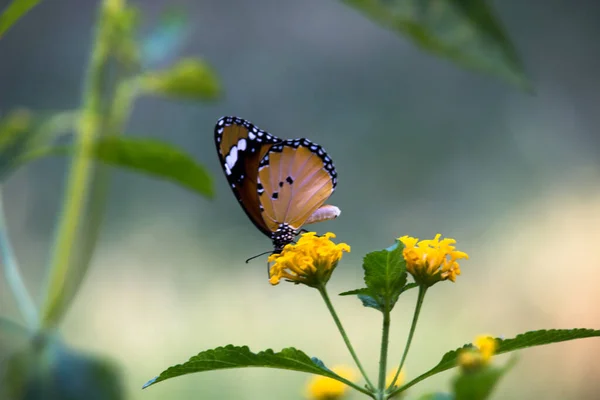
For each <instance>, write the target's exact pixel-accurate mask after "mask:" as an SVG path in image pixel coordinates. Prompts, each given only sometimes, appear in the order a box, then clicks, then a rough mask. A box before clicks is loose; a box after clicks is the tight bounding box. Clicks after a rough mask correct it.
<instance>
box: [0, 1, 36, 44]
mask: <svg viewBox="0 0 600 400" xmlns="http://www.w3.org/2000/svg"><path fill="white" fill-rule="evenodd" d="M39 2H40V0H13V1H12V2H11V3H10V4H9V5H8V6H7V7H6V8H5V9H4V11H3V12H2V14H0V38H2V36H4V34H5V33H6V31H7V30H9V29H10V27H11V26H13V25H14V24H15V23H16V22H17V21H18V20H19V19H21V18H22V17H23V15H25V14H26V13H27V12H28V11H29V10H31V9H32V8H33V7H34V6H35V5H36V4H37V3H39Z"/></svg>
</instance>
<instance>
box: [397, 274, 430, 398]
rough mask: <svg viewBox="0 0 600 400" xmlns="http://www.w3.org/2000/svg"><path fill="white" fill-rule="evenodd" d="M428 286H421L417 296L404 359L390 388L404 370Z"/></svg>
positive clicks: (403, 354)
mask: <svg viewBox="0 0 600 400" xmlns="http://www.w3.org/2000/svg"><path fill="white" fill-rule="evenodd" d="M427 289H428V287H427V286H425V285H421V286H419V295H418V297H417V304H416V306H415V312H414V314H413V319H412V323H411V325H410V332H409V333H408V338H407V340H406V346H404V352H403V353H402V359H401V360H400V365H398V369H397V370H396V375H394V379H393V380H392V383H391V384H390V388H392V387H394V385H395V384H396V381H397V380H398V376H400V371H402V367H404V362H405V361H406V357H407V356H408V350H409V349H410V345H411V343H412V340H413V336H414V335H415V330H416V328H417V322H418V321H419V315H420V314H421V307H422V306H423V301H424V300H425V294H426V293H427Z"/></svg>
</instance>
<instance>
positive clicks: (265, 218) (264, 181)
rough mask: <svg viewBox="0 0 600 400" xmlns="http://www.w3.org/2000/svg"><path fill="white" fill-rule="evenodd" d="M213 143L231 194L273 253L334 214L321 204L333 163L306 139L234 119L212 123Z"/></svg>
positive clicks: (333, 175)
mask: <svg viewBox="0 0 600 400" xmlns="http://www.w3.org/2000/svg"><path fill="white" fill-rule="evenodd" d="M215 144H216V146H217V153H218V155H219V160H220V161H221V166H222V167H223V171H224V172H225V176H226V177H227V181H228V182H229V186H230V187H231V190H232V191H233V194H234V195H235V197H236V198H237V199H238V201H239V203H240V205H241V206H242V208H243V209H244V211H245V212H246V215H248V218H250V220H251V221H252V222H253V223H254V225H255V226H256V227H257V228H258V229H259V230H260V231H261V232H262V233H264V234H265V235H266V236H268V237H269V238H270V239H271V241H272V242H273V247H274V250H273V252H274V253H280V252H281V250H282V249H283V247H284V246H285V245H286V244H288V243H291V242H293V241H294V238H295V237H296V235H298V234H299V233H300V231H301V230H302V226H303V225H306V224H312V223H315V222H320V221H325V220H329V219H333V218H336V217H337V216H338V215H340V209H339V208H337V207H336V206H332V205H324V204H323V203H324V202H325V201H327V199H328V198H329V196H331V194H332V193H333V191H334V190H335V187H336V185H337V172H336V170H335V166H334V165H333V161H332V160H331V158H330V157H329V155H328V154H327V153H326V152H325V150H324V149H323V147H321V146H320V145H318V144H316V143H313V142H311V141H310V140H308V139H304V138H301V139H288V140H284V139H280V138H278V137H276V136H273V135H271V134H269V133H268V132H266V131H264V130H261V129H259V128H258V127H257V126H255V125H254V124H252V123H251V122H249V121H246V120H243V119H241V118H237V117H222V118H221V119H219V120H218V121H217V124H216V125H215Z"/></svg>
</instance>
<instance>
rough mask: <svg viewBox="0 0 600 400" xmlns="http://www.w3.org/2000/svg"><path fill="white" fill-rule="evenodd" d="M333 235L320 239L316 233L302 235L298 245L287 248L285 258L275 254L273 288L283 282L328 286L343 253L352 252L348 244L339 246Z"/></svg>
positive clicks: (283, 253)
mask: <svg viewBox="0 0 600 400" xmlns="http://www.w3.org/2000/svg"><path fill="white" fill-rule="evenodd" d="M334 237H335V235H334V234H333V233H331V232H328V233H326V234H325V235H323V236H317V235H316V233H315V232H307V233H304V234H303V235H302V237H301V238H300V240H298V243H297V244H292V243H290V244H288V245H286V246H285V247H284V248H283V250H282V252H281V254H272V255H271V256H270V257H269V262H275V263H274V264H273V265H272V266H271V268H270V270H269V275H270V279H269V282H271V285H277V284H278V283H279V281H280V280H281V279H286V280H288V281H291V282H294V283H296V284H298V283H303V284H305V285H308V286H311V287H316V286H318V285H321V284H325V283H327V281H329V278H330V277H331V274H332V273H333V270H334V269H335V267H336V266H337V264H338V262H339V261H340V259H341V258H342V253H343V252H350V246H348V245H347V244H346V243H340V244H335V243H333V242H332V241H331V240H329V239H330V238H334Z"/></svg>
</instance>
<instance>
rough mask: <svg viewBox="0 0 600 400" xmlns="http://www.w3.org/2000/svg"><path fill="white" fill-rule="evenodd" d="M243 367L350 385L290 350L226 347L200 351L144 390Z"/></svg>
mask: <svg viewBox="0 0 600 400" xmlns="http://www.w3.org/2000/svg"><path fill="white" fill-rule="evenodd" d="M247 367H262V368H277V369H287V370H292V371H299V372H308V373H311V374H316V375H323V376H326V377H329V378H332V379H335V380H338V381H340V382H343V383H346V384H351V382H349V381H348V380H346V379H344V378H342V377H341V376H339V375H337V374H335V373H334V372H332V371H331V370H329V369H328V368H327V367H325V365H324V364H323V362H322V361H321V360H319V359H316V358H310V357H309V356H307V355H306V354H305V353H304V352H302V351H300V350H297V349H295V348H293V347H288V348H286V349H283V350H281V351H280V352H279V353H275V352H274V351H273V350H265V351H261V352H259V353H253V352H251V351H250V349H249V348H248V347H247V346H242V347H240V346H233V345H228V346H225V347H217V348H216V349H212V350H207V351H203V352H201V353H199V354H198V355H197V356H194V357H192V358H190V359H189V360H188V361H187V362H185V363H183V364H179V365H175V366H173V367H170V368H168V369H166V370H165V371H163V372H162V373H161V374H160V375H159V376H157V377H156V378H153V379H151V380H149V381H148V382H146V384H145V385H144V389H145V388H147V387H148V386H151V385H153V384H155V383H158V382H162V381H164V380H166V379H170V378H175V377H177V376H181V375H186V374H191V373H194V372H203V371H214V370H218V369H231V368H247Z"/></svg>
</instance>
